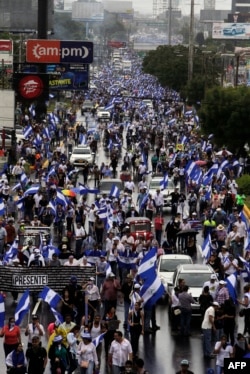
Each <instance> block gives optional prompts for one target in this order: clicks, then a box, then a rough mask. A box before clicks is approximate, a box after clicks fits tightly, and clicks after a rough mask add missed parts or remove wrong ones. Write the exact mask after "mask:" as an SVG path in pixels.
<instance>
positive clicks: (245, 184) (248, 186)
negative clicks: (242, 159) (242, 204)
mask: <svg viewBox="0 0 250 374" xmlns="http://www.w3.org/2000/svg"><path fill="white" fill-rule="evenodd" d="M236 182H237V184H238V187H239V191H240V193H242V194H244V195H250V175H249V174H244V175H242V176H241V177H240V178H238V179H237V181H236Z"/></svg>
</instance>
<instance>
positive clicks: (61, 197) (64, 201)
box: [56, 190, 68, 207]
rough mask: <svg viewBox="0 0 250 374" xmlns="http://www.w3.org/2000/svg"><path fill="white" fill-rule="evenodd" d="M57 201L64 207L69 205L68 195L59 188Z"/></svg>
mask: <svg viewBox="0 0 250 374" xmlns="http://www.w3.org/2000/svg"><path fill="white" fill-rule="evenodd" d="M56 202H57V204H60V205H62V206H64V207H66V206H67V205H68V202H67V199H66V197H65V196H64V195H63V194H62V193H61V192H60V191H58V190H57V191H56Z"/></svg>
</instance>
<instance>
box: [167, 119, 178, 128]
mask: <svg viewBox="0 0 250 374" xmlns="http://www.w3.org/2000/svg"><path fill="white" fill-rule="evenodd" d="M175 122H176V118H172V119H171V120H170V121H168V125H169V126H171V125H173V124H174V123H175Z"/></svg>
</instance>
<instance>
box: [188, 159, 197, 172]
mask: <svg viewBox="0 0 250 374" xmlns="http://www.w3.org/2000/svg"><path fill="white" fill-rule="evenodd" d="M196 166H197V165H196V163H195V162H194V161H189V162H188V164H187V166H186V168H185V172H186V174H187V175H188V176H190V174H192V172H193V170H194V169H195V168H196Z"/></svg>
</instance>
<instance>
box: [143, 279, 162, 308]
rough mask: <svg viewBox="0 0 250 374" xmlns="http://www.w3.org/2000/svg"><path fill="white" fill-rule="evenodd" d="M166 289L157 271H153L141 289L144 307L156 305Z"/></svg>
mask: <svg viewBox="0 0 250 374" xmlns="http://www.w3.org/2000/svg"><path fill="white" fill-rule="evenodd" d="M164 292H165V289H164V286H163V284H162V282H161V280H160V278H159V277H158V276H157V274H156V272H151V275H150V276H149V277H148V278H147V279H146V280H145V281H144V283H143V286H142V288H141V290H140V296H141V297H142V299H143V305H144V307H151V306H153V305H155V303H156V302H157V300H159V299H160V298H161V297H162V295H164Z"/></svg>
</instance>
